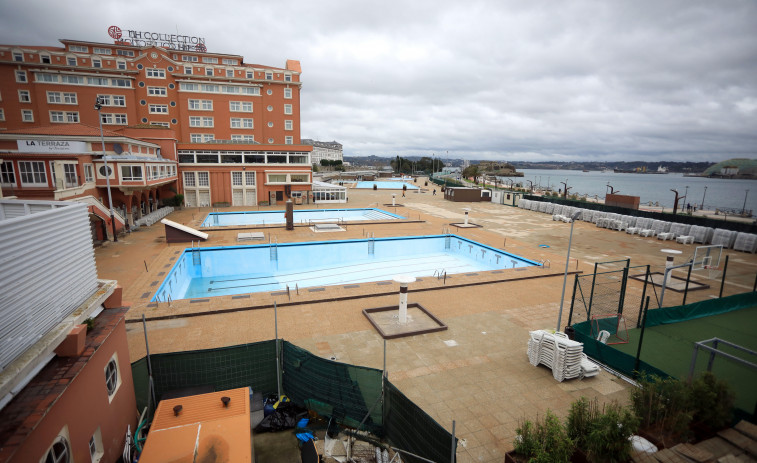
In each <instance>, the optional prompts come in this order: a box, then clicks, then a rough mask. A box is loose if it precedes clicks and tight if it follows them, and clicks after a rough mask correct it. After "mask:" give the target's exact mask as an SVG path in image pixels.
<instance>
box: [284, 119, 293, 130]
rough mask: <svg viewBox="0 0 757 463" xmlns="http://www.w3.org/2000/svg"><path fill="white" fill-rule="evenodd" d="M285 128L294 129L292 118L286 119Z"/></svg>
mask: <svg viewBox="0 0 757 463" xmlns="http://www.w3.org/2000/svg"><path fill="white" fill-rule="evenodd" d="M284 130H292V121H291V120H286V121H284Z"/></svg>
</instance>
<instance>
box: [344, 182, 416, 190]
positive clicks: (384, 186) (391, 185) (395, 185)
mask: <svg viewBox="0 0 757 463" xmlns="http://www.w3.org/2000/svg"><path fill="white" fill-rule="evenodd" d="M373 185H376V189H378V190H401V189H402V186H403V185H405V186H407V189H408V190H418V189H419V187H417V186H415V185H413V184H410V183H406V182H357V183H356V184H355V188H357V189H362V190H372V189H373Z"/></svg>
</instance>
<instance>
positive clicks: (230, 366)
mask: <svg viewBox="0 0 757 463" xmlns="http://www.w3.org/2000/svg"><path fill="white" fill-rule="evenodd" d="M150 361H151V363H152V371H153V383H154V385H155V397H156V399H157V400H158V401H159V400H160V398H161V396H162V395H163V394H164V393H166V392H168V391H173V390H178V389H186V388H191V387H201V386H210V387H212V388H213V389H214V390H216V391H223V390H226V389H233V388H238V387H247V386H250V387H252V389H253V390H254V391H259V392H262V393H263V394H268V393H271V392H273V393H275V392H276V343H275V341H274V340H270V341H262V342H256V343H251V344H243V345H239V346H232V347H222V348H216V349H205V350H195V351H185V352H172V353H165V354H153V355H151V356H150ZM132 374H133V376H134V391H135V393H136V395H137V407H138V408H139V410H142V409H143V408H144V407H145V406H147V390H148V376H147V361H146V359H145V358H142V359H140V360H137V361H136V362H134V363H133V364H132ZM153 406H155V404H153Z"/></svg>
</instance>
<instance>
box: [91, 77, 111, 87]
mask: <svg viewBox="0 0 757 463" xmlns="http://www.w3.org/2000/svg"><path fill="white" fill-rule="evenodd" d="M87 84H89V85H98V86H101V87H107V86H108V78H107V77H87Z"/></svg>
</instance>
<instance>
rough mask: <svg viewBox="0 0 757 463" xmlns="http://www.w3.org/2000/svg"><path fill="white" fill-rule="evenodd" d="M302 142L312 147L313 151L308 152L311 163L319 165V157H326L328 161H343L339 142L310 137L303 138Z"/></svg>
mask: <svg viewBox="0 0 757 463" xmlns="http://www.w3.org/2000/svg"><path fill="white" fill-rule="evenodd" d="M302 144H303V145H310V146H312V147H313V152H312V153H311V154H310V160H311V162H312V163H313V164H317V165H320V164H321V159H326V160H328V161H344V157H343V154H342V144H341V143H338V142H336V141H317V140H312V139H310V138H303V139H302Z"/></svg>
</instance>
